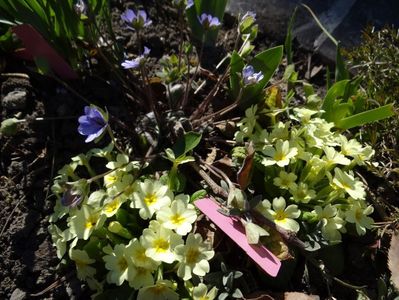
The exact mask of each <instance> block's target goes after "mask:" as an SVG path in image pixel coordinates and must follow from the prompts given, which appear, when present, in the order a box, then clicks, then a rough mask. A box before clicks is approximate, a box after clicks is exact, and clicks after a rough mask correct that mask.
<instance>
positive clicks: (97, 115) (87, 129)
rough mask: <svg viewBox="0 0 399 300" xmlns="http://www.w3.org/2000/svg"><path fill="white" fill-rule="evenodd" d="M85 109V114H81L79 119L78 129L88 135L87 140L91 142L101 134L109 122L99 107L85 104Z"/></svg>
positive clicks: (82, 133)
mask: <svg viewBox="0 0 399 300" xmlns="http://www.w3.org/2000/svg"><path fill="white" fill-rule="evenodd" d="M84 110H85V114H84V115H83V116H80V117H79V120H78V121H79V127H78V131H79V133H80V134H81V135H87V138H86V140H85V142H86V143H89V142H91V141H93V140H95V139H96V138H98V137H99V136H101V134H102V133H103V132H104V130H105V129H106V128H107V126H108V123H107V121H106V120H105V118H104V116H103V114H102V113H101V112H100V111H99V110H98V109H97V108H95V107H91V106H85V108H84Z"/></svg>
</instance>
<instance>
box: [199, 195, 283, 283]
mask: <svg viewBox="0 0 399 300" xmlns="http://www.w3.org/2000/svg"><path fill="white" fill-rule="evenodd" d="M194 204H195V206H196V207H197V208H198V209H199V210H200V211H202V213H203V214H204V215H206V216H207V217H208V218H209V219H210V220H211V221H212V222H213V223H215V224H216V225H217V226H218V227H219V228H220V229H221V230H222V231H223V232H224V233H225V234H226V235H227V236H229V237H230V238H231V239H232V240H233V241H234V242H235V243H236V244H237V245H238V246H240V247H241V248H242V249H243V250H244V251H245V252H246V253H247V254H248V256H249V257H251V258H252V259H253V261H254V262H256V263H257V264H258V265H259V267H261V268H262V269H263V270H264V271H265V272H266V273H267V274H269V275H270V276H273V277H276V276H277V273H278V271H279V270H280V266H281V262H280V260H279V259H278V258H277V257H276V256H275V255H274V254H273V253H272V252H270V251H269V250H268V249H267V248H266V247H265V246H264V245H261V244H259V245H250V244H248V242H247V238H246V236H245V229H244V227H243V226H242V224H241V222H239V221H237V220H235V219H234V218H231V217H228V216H225V215H223V214H221V213H220V212H218V209H220V206H219V205H218V204H217V203H216V202H215V201H213V200H211V199H209V198H205V199H200V200H197V201H195V202H194Z"/></svg>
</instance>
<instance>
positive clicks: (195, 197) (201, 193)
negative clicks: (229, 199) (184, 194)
mask: <svg viewBox="0 0 399 300" xmlns="http://www.w3.org/2000/svg"><path fill="white" fill-rule="evenodd" d="M206 195H208V192H207V191H206V190H198V191H196V192H194V193H193V194H192V195H191V197H190V202H194V201H195V200H198V199H202V198H205V197H206Z"/></svg>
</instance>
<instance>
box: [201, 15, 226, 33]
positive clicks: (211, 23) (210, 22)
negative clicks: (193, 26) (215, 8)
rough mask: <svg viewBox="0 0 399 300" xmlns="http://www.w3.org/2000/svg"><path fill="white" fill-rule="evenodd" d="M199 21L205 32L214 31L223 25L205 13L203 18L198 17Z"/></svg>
mask: <svg viewBox="0 0 399 300" xmlns="http://www.w3.org/2000/svg"><path fill="white" fill-rule="evenodd" d="M198 20H199V22H200V23H201V25H202V26H203V27H204V29H205V30H208V29H214V28H216V27H218V26H220V25H221V23H220V21H219V19H218V18H217V17H212V16H211V15H207V14H205V13H204V14H202V15H201V17H198Z"/></svg>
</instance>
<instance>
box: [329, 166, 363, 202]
mask: <svg viewBox="0 0 399 300" xmlns="http://www.w3.org/2000/svg"><path fill="white" fill-rule="evenodd" d="M334 172H335V175H334V178H333V179H332V185H333V187H334V188H336V189H340V190H343V191H345V192H347V193H348V194H349V195H350V196H351V197H352V198H353V199H364V197H365V196H366V192H365V190H364V185H363V183H362V182H361V181H358V180H356V179H355V178H354V177H353V176H352V175H350V174H348V173H346V172H344V171H342V170H341V169H339V168H335V169H334ZM327 174H328V175H329V173H327ZM329 178H330V181H331V175H329Z"/></svg>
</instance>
